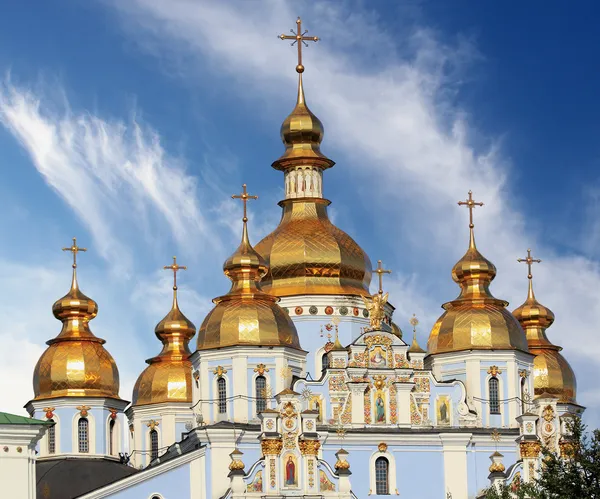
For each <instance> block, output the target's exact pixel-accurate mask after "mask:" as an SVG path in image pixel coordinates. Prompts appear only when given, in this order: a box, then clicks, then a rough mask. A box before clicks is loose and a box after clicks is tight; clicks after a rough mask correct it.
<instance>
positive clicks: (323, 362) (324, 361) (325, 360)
mask: <svg viewBox="0 0 600 499" xmlns="http://www.w3.org/2000/svg"><path fill="white" fill-rule="evenodd" d="M321 366H322V367H321V369H322V370H323V371H324V370H325V369H329V355H327V353H324V354H323V357H321Z"/></svg>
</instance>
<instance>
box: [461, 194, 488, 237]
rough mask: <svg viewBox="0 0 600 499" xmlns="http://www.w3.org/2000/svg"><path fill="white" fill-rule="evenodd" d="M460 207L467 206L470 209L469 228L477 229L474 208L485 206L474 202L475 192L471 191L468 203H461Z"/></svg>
mask: <svg viewBox="0 0 600 499" xmlns="http://www.w3.org/2000/svg"><path fill="white" fill-rule="evenodd" d="M458 206H466V207H467V208H469V228H471V229H472V228H473V227H475V225H473V208H475V206H483V203H479V202H477V201H473V192H472V191H469V198H468V199H467V200H466V201H459V202H458Z"/></svg>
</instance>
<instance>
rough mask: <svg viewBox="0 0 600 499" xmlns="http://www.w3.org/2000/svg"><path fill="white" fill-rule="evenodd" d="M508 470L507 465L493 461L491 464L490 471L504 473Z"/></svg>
mask: <svg viewBox="0 0 600 499" xmlns="http://www.w3.org/2000/svg"><path fill="white" fill-rule="evenodd" d="M505 470H506V467H505V466H504V465H503V464H502V463H500V462H497V463H492V464H491V466H490V473H504V471H505Z"/></svg>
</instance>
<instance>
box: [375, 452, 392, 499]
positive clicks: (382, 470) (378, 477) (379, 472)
mask: <svg viewBox="0 0 600 499" xmlns="http://www.w3.org/2000/svg"><path fill="white" fill-rule="evenodd" d="M389 467H390V463H389V462H388V460H387V459H386V458H385V457H378V458H377V460H376V461H375V492H376V494H377V495H384V496H386V495H388V494H389V493H390V489H389Z"/></svg>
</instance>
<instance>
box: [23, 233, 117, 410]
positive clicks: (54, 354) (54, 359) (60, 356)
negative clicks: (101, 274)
mask: <svg viewBox="0 0 600 499" xmlns="http://www.w3.org/2000/svg"><path fill="white" fill-rule="evenodd" d="M64 250H68V251H72V252H73V277H72V281H71V289H69V292H68V293H67V294H66V295H65V296H63V297H62V298H60V299H59V300H58V301H56V302H55V303H54V305H53V306H52V313H53V314H54V316H55V317H56V318H57V319H58V320H60V321H61V322H62V323H63V326H62V329H61V332H60V334H59V335H58V336H57V337H56V338H54V339H52V340H50V341H48V342H47V343H46V344H47V345H48V348H47V349H46V351H45V352H44V353H43V354H42V356H41V357H40V359H39V360H38V363H37V365H36V366H35V370H34V372H33V391H34V400H43V399H49V398H55V397H108V398H113V399H119V371H118V369H117V365H116V363H115V361H114V359H113V358H112V356H111V355H110V353H108V352H107V351H106V349H105V348H104V346H103V345H104V343H105V341H104V340H103V339H101V338H98V337H96V336H94V334H93V333H92V331H91V330H90V326H89V322H90V321H91V320H92V319H93V318H94V317H96V314H97V313H98V304H97V303H96V302H95V301H94V300H92V299H91V298H88V297H87V296H86V295H84V294H83V293H82V292H81V290H80V289H79V284H78V282H77V261H76V255H77V253H78V252H79V251H86V250H85V249H84V248H79V247H78V246H77V244H76V239H75V238H73V245H72V246H71V247H70V248H64Z"/></svg>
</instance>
